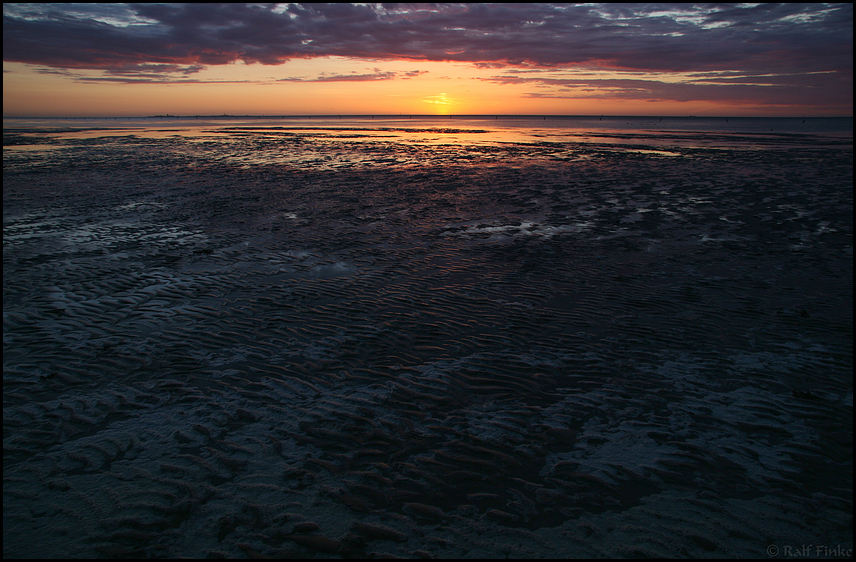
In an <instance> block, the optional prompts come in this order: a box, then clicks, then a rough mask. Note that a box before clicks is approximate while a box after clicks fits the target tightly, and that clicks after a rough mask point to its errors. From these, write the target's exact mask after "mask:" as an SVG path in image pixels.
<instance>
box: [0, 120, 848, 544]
mask: <svg viewBox="0 0 856 562" xmlns="http://www.w3.org/2000/svg"><path fill="white" fill-rule="evenodd" d="M301 126H308V125H301ZM241 127H242V128H240V129H236V128H231V126H230V127H229V128H227V127H220V126H217V127H212V126H209V125H207V124H206V125H205V126H203V127H200V128H199V129H195V128H194V129H180V130H178V132H176V131H175V130H170V131H164V130H163V129H162V128H158V129H157V130H152V131H151V132H147V131H146V130H140V129H135V130H134V131H133V132H131V133H128V132H127V131H125V132H122V133H121V134H117V133H118V131H108V132H104V131H88V132H72V133H51V134H42V133H38V132H35V133H34V132H32V131H30V132H27V133H20V132H17V133H15V135H18V136H15V137H10V138H14V139H15V141H14V142H34V143H36V144H39V145H42V144H44V145H47V146H50V149H49V150H11V151H8V150H4V211H3V212H4V238H3V249H4V253H3V260H4V261H3V264H4V359H3V361H4V554H5V555H7V556H13V555H14V556H48V557H49V556H55V555H57V554H58V553H62V554H63V555H68V556H72V557H88V556H93V555H94V556H139V555H144V556H170V557H172V556H192V557H205V556H215V555H225V556H230V557H231V556H235V557H243V556H254V555H257V554H263V555H272V556H277V555H287V556H305V555H311V554H315V555H318V556H339V555H341V556H364V555H382V554H393V555H397V556H409V557H415V556H422V555H430V556H435V557H444V558H457V557H466V556H470V557H499V556H517V557H521V556H526V557H560V556H561V557H564V556H574V557H576V556H580V557H583V556H585V557H588V556H604V557H606V556H613V557H614V556H668V557H690V556H692V557H699V556H708V557H710V556H728V557H732V556H748V557H757V556H766V555H767V552H768V551H767V548H768V547H769V546H770V545H776V546H777V547H779V548H782V549H784V547H785V546H792V547H794V548H796V547H798V546H799V545H801V544H813V545H817V544H828V545H830V547H835V545H836V544H841V545H844V547H845V548H852V530H851V522H852V401H853V399H852V367H853V365H852V217H853V209H852V164H853V160H852V140H851V141H849V143H848V141H846V140H841V139H834V140H830V139H824V140H823V142H819V141H818V142H813V141H812V138H808V137H806V136H804V135H791V136H789V135H777V136H763V137H760V136H752V135H743V136H741V137H740V138H739V139H738V138H737V137H735V136H727V137H726V136H723V135H718V134H706V135H699V134H696V135H688V134H683V133H682V134H681V135H679V136H680V137H681V138H680V139H677V136H678V135H672V134H660V135H659V136H658V135H657V134H655V133H653V132H648V133H645V134H644V135H641V134H640V135H639V136H633V137H628V134H629V133H626V132H624V133H622V138H620V137H619V136H615V135H612V136H609V138H607V137H598V136H596V135H591V136H589V138H588V139H584V140H581V141H580V142H576V140H575V139H570V138H566V139H564V140H556V139H554V140H553V141H550V142H546V141H544V140H543V138H540V137H537V136H536V134H538V133H537V131H534V130H527V131H523V132H521V131H519V130H518V131H516V132H515V134H516V135H518V137H517V138H516V139H510V138H508V137H507V136H506V132H504V131H500V130H493V129H489V128H485V129H484V130H485V131H486V132H474V130H475V129H469V130H464V129H461V128H458V129H451V128H442V129H441V128H439V127H437V126H436V125H434V126H433V128H432V127H431V126H427V125H420V126H419V127H410V128H409V130H401V129H404V127H401V126H397V127H390V126H388V124H383V127H379V126H375V127H374V128H372V127H366V126H365V125H363V126H362V129H360V128H359V127H356V126H354V125H353V124H349V125H348V126H347V128H333V127H330V126H329V124H326V125H325V127H327V128H324V127H320V128H312V129H309V128H303V129H300V128H297V129H287V128H285V129H283V128H281V129H270V128H268V129H254V128H247V127H246V126H244V125H241ZM480 130H481V129H480ZM633 134H636V133H633ZM20 135H25V136H30V137H33V138H34V139H35V140H33V141H29V140H27V139H26V138H24V139H23V140H21V136H20ZM688 138H689V141H687V139H688ZM740 139H745V140H740ZM631 140H632V142H630V141H631ZM815 140H817V139H815ZM18 146H33V145H26V144H18ZM309 523H311V524H309ZM35 537H38V540H37V541H36V540H35ZM34 541H35V542H34ZM848 541H849V542H848ZM34 544H35V545H36V546H34Z"/></svg>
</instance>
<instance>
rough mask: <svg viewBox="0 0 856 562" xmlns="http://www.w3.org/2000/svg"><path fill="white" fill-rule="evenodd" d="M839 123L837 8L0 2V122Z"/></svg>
mask: <svg viewBox="0 0 856 562" xmlns="http://www.w3.org/2000/svg"><path fill="white" fill-rule="evenodd" d="M163 114H171V115H221V114H229V115H336V114H341V115H369V114H373V115H374V114H378V115H380V114H384V115H395V114H414V115H423V114H429V115H433V114H437V115H447V114H448V115H452V114H491V115H492V114H497V115H516V114H523V115H527V114H530V115H661V116H664V115H699V116H706V115H710V116H795V117H810V116H839V115H846V116H851V115H853V7H852V5H850V4H616V3H606V4H541V3H525V4H505V3H502V4H200V3H194V4H105V3H97V4H3V115H4V117H20V116H33V117H37V116H56V117H73V116H77V117H81V116H90V117H99V116H147V115H163Z"/></svg>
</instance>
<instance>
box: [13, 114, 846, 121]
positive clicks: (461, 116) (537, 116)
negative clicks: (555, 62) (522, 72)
mask: <svg viewBox="0 0 856 562" xmlns="http://www.w3.org/2000/svg"><path fill="white" fill-rule="evenodd" d="M594 118H598V119H601V118H605V119H670V120H672V119H700V120H715V119H794V120H802V119H805V120H809V119H811V120H817V119H852V118H853V116H852V115H831V116H815V117H808V116H806V117H802V116H799V117H794V116H734V115H719V116H705V115H701V116H700V115H548V114H532V115H519V114H517V115H515V114H512V115H508V114H457V115H431V114H415V113H414V114H395V115H371V114H341V115H340V114H318V115H249V114H247V115H234V114H221V115H171V114H168V113H167V114H163V115H144V116H127V115H126V116H121V115H110V116H73V117H72V116H67V117H66V116H4V117H3V119H38V120H68V121H75V120H77V121H86V120H118V119H176V120H178V119H186V120H194V119H562V120H564V119H594Z"/></svg>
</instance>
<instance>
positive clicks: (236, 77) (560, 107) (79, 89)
mask: <svg viewBox="0 0 856 562" xmlns="http://www.w3.org/2000/svg"><path fill="white" fill-rule="evenodd" d="M4 71H5V75H4V81H3V114H4V116H7V117H14V116H32V117H83V116H88V117H107V116H128V117H133V116H146V115H164V114H171V115H222V114H229V115H337V114H339V115H396V114H402V115H405V114H412V115H432V114H433V115H661V116H663V115H698V116H720V115H732V116H787V115H792V116H823V115H847V114H848V113H847V110H846V108H841V109H840V110H837V111H835V110H830V109H829V108H821V107H819V108H812V107H805V106H792V105H788V104H773V103H768V104H763V105H762V104H758V103H749V102H741V101H739V100H718V101H711V100H692V101H675V100H669V99H662V100H656V99H654V100H649V99H632V98H627V99H625V98H622V97H620V96H619V95H618V94H616V93H615V92H616V91H617V90H610V89H608V88H600V89H598V88H594V89H592V88H589V89H586V90H579V94H578V95H577V96H576V97H575V95H574V92H577V90H571V89H568V88H562V87H552V88H551V87H549V84H548V85H545V84H543V83H537V82H532V83H527V82H523V81H521V82H519V83H515V82H508V83H506V82H503V81H502V79H501V78H502V76H505V75H512V76H513V75H514V71H513V69H509V70H507V71H506V70H504V69H500V70H498V69H495V68H476V67H475V66H474V65H470V64H465V63H448V62H426V61H418V62H414V61H405V60H399V61H384V62H379V61H368V62H367V61H359V60H351V59H344V58H338V57H327V58H322V59H300V60H294V61H289V62H288V63H286V64H283V65H280V66H270V65H258V64H256V65H246V64H243V63H235V64H229V65H222V66H216V67H210V68H208V69H206V70H203V71H201V72H199V73H198V74H196V75H193V76H192V77H191V80H192V81H187V82H181V81H180V79H176V81H175V82H173V83H160V82H145V81H139V82H130V83H128V82H127V81H124V82H123V81H121V80H116V79H115V78H112V77H110V76H105V75H104V74H102V73H99V72H95V71H80V72H76V73H48V72H44V71H43V69H38V68H34V67H32V66H30V65H26V64H21V63H4ZM543 72H544V75H545V76H550V77H555V76H557V75H559V73H560V70H557V69H544V70H543ZM565 72H566V74H567V73H570V71H565ZM530 73H532V74H534V71H530ZM590 74H591V73H587V74H586V75H590ZM525 76H528V75H525ZM616 76H617V77H619V78H620V77H621V75H620V74H616V73H612V74H610V75H607V76H606V78H609V79H611V80H616V78H615V77H616ZM390 77H391V78H390ZM634 78H638V73H637V74H634ZM655 78H658V79H659V77H655ZM182 79H185V80H186V78H182ZM553 79H554V80H555V78H553ZM672 80H674V78H673V79H672ZM544 82H545V83H546V82H548V81H547V80H544ZM619 93H620V92H619Z"/></svg>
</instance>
